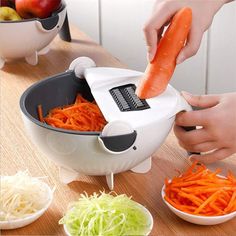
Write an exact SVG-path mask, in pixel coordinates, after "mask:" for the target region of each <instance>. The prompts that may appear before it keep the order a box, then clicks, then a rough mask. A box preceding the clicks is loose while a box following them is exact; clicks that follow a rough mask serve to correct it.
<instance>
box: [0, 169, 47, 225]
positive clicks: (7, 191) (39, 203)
mask: <svg viewBox="0 0 236 236" xmlns="http://www.w3.org/2000/svg"><path fill="white" fill-rule="evenodd" d="M49 201H50V194H49V191H48V188H47V187H46V185H45V184H44V183H43V182H42V181H40V180H39V179H38V178H35V177H31V176H29V174H28V172H27V171H24V172H22V171H20V172H18V173H17V174H15V175H13V176H1V185H0V221H9V220H15V219H22V218H24V217H27V216H29V215H31V214H33V213H35V212H37V211H39V210H41V209H42V208H44V207H45V206H46V205H47V203H48V202H49Z"/></svg>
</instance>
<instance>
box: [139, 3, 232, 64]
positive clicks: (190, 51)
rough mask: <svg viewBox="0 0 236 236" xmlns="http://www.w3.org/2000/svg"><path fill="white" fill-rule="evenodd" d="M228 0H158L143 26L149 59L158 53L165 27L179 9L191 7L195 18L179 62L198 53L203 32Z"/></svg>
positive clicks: (179, 56)
mask: <svg viewBox="0 0 236 236" xmlns="http://www.w3.org/2000/svg"><path fill="white" fill-rule="evenodd" d="M228 1H230V0H213V1H211V0H181V1H179V0H178V1H177V0H157V1H156V3H155V6H154V11H153V13H152V15H151V17H150V18H149V20H148V21H147V22H146V24H145V26H144V28H143V31H144V35H145V40H146V44H147V51H148V59H149V61H152V60H153V58H154V56H155V54H156V50H157V44H158V41H159V40H160V39H161V35H162V33H163V30H164V27H165V26H167V25H168V24H169V22H170V20H171V18H172V17H173V16H174V15H175V13H176V12H177V11H178V10H180V9H181V8H183V7H186V6H188V7H190V8H191V9H192V13H193V19H192V27H191V30H190V33H189V36H188V40H187V42H186V45H185V47H184V48H183V49H182V50H181V52H180V53H179V55H178V57H177V59H176V63H177V64H179V63H181V62H183V61H184V60H186V59H187V58H189V57H191V56H193V55H195V54H196V53H197V51H198V49H199V47H200V44H201V40H202V37H203V34H204V32H205V31H206V30H207V29H208V28H209V26H210V25H211V23H212V20H213V18H214V15H215V14H216V13H217V11H218V10H219V9H220V8H221V7H222V6H223V5H224V4H225V3H226V2H228Z"/></svg>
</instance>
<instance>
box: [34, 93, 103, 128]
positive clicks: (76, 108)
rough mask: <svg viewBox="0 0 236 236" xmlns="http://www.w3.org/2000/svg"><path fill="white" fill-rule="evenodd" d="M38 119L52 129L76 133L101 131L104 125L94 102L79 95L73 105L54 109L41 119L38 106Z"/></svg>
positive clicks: (40, 108) (40, 110)
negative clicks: (74, 131) (75, 131)
mask: <svg viewBox="0 0 236 236" xmlns="http://www.w3.org/2000/svg"><path fill="white" fill-rule="evenodd" d="M38 117H39V120H40V121H41V122H46V123H47V124H48V125H51V126H53V127H57V128H62V129H69V130H77V131H101V130H102V129H103V127H104V126H105V125H106V120H105V118H104V117H103V115H102V113H101V111H100V109H99V107H98V106H97V104H96V103H95V102H89V101H87V100H86V99H84V98H83V97H82V96H81V95H80V94H78V95H77V97H76V100H75V103H74V104H71V105H67V106H64V107H56V108H53V109H51V110H50V111H49V113H48V115H47V116H46V117H43V110H42V106H41V105H38Z"/></svg>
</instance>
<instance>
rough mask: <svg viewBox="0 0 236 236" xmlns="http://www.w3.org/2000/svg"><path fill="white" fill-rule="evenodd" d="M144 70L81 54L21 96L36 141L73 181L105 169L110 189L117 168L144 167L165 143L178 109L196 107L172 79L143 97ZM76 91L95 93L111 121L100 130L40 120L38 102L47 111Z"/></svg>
mask: <svg viewBox="0 0 236 236" xmlns="http://www.w3.org/2000/svg"><path fill="white" fill-rule="evenodd" d="M142 75H143V73H141V72H138V71H133V70H127V69H119V68H109V67H96V65H95V63H94V62H93V61H92V60H91V59H90V58H85V57H82V58H77V59H76V60H74V61H73V62H72V63H71V65H70V67H69V70H68V71H66V72H65V73H62V74H59V75H56V76H53V77H50V78H47V79H45V80H42V81H39V82H37V83H36V84H34V85H32V86H31V87H30V88H28V89H27V90H26V91H25V92H24V94H23V95H22V97H21V100H20V107H21V111H22V114H23V120H24V123H25V127H26V130H27V132H28V134H29V135H30V137H31V139H32V140H33V141H34V143H35V144H36V145H37V146H38V147H39V148H40V149H41V150H42V151H43V152H44V153H45V154H46V155H47V156H48V157H49V158H51V159H52V160H53V161H54V162H56V163H57V164H58V165H59V166H60V177H61V180H62V181H63V182H65V183H69V182H71V181H73V180H75V179H77V177H78V176H79V174H86V175H105V176H106V179H107V183H108V186H109V188H110V189H113V187H114V174H116V173H120V172H123V171H127V170H132V171H134V172H138V173H145V172H147V171H149V170H150V168H151V155H152V154H153V153H154V152H155V151H156V150H157V149H158V148H159V147H160V146H161V144H162V143H163V142H164V140H165V138H166V137H167V135H168V133H169V131H170V130H171V127H172V125H173V122H174V119H175V114H176V113H178V112H179V111H181V110H190V109H191V107H190V106H189V105H188V104H187V102H186V101H185V100H184V99H183V98H182V97H181V96H180V94H179V93H178V92H177V91H176V90H175V89H174V88H173V87H172V86H170V85H168V88H167V89H166V91H165V92H164V93H163V94H161V95H160V96H158V97H155V98H151V99H147V100H141V99H139V98H138V97H137V96H136V95H135V88H136V86H137V85H138V83H139V79H140V77H141V76H142ZM77 93H81V94H82V96H84V97H85V98H86V99H88V100H90V101H92V100H93V99H95V101H96V103H97V105H98V106H99V108H100V110H101V111H102V113H103V115H104V117H105V119H106V121H107V125H106V126H105V127H104V129H103V130H102V131H101V132H82V131H81V132H80V131H72V130H64V129H59V128H54V127H52V126H49V125H47V124H45V123H41V122H39V121H38V115H37V105H39V104H41V105H42V107H43V112H44V114H43V115H44V116H46V114H47V112H48V111H49V110H50V109H52V108H54V107H57V106H64V105H67V104H71V103H73V102H74V99H75V97H76V95H77Z"/></svg>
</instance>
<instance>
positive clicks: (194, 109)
mask: <svg viewBox="0 0 236 236" xmlns="http://www.w3.org/2000/svg"><path fill="white" fill-rule="evenodd" d="M192 109H193V111H196V110H199V108H198V107H194V106H192ZM182 128H183V129H184V130H185V131H192V130H195V129H197V127H196V126H182ZM188 155H189V156H190V155H201V153H200V152H188Z"/></svg>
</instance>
